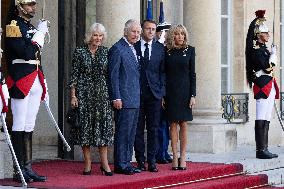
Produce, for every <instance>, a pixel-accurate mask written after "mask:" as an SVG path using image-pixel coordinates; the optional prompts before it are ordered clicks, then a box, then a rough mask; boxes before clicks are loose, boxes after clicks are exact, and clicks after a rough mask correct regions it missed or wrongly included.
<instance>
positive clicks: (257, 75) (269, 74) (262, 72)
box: [254, 70, 273, 77]
mask: <svg viewBox="0 0 284 189" xmlns="http://www.w3.org/2000/svg"><path fill="white" fill-rule="evenodd" d="M254 75H255V76H256V77H260V76H262V75H268V76H271V77H273V72H271V73H265V72H264V71H263V70H259V71H257V72H255V73H254Z"/></svg>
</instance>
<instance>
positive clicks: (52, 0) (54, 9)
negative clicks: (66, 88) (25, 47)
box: [33, 0, 58, 145]
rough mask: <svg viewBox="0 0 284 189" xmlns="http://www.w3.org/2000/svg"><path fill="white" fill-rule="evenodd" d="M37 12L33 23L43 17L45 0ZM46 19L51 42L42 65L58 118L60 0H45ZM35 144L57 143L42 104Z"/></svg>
mask: <svg viewBox="0 0 284 189" xmlns="http://www.w3.org/2000/svg"><path fill="white" fill-rule="evenodd" d="M37 3H38V5H37V14H36V17H35V18H33V23H34V24H35V26H37V20H39V19H41V17H42V7H43V0H38V1H37ZM45 3H46V5H45V10H44V11H45V19H46V20H49V21H50V27H49V32H50V37H51V38H50V43H49V44H45V46H44V48H43V52H42V62H41V64H42V67H43V71H44V74H45V77H46V80H47V84H48V92H49V99H50V100H49V101H50V108H51V110H52V112H53V115H54V117H55V119H56V120H57V118H58V0H45ZM33 143H34V144H46V145H57V132H56V130H55V128H54V126H53V125H52V122H51V121H50V119H49V117H48V114H47V112H46V110H45V108H44V105H43V103H42V104H41V107H40V110H39V113H38V117H37V121H36V127H35V131H34V136H33Z"/></svg>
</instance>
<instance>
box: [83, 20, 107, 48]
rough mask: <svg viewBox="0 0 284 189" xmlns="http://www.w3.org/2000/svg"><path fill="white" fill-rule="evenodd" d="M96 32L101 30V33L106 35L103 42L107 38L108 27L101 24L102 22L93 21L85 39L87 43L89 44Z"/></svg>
mask: <svg viewBox="0 0 284 189" xmlns="http://www.w3.org/2000/svg"><path fill="white" fill-rule="evenodd" d="M95 32H99V33H102V34H103V35H104V38H103V42H104V41H105V40H106V38H107V32H106V29H105V27H104V26H103V25H102V24H100V23H93V24H92V25H91V27H90V28H89V30H88V31H87V32H86V33H85V39H84V42H85V43H86V44H89V43H90V41H91V37H92V35H93V34H94V33H95Z"/></svg>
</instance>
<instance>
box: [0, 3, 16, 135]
mask: <svg viewBox="0 0 284 189" xmlns="http://www.w3.org/2000/svg"><path fill="white" fill-rule="evenodd" d="M11 3H12V5H14V3H15V1H14V0H2V1H1V27H2V30H3V34H2V37H1V48H2V49H3V51H4V53H3V57H2V59H1V67H2V70H3V71H2V73H3V74H4V76H6V75H7V71H6V70H7V69H6V68H7V61H6V57H5V44H4V36H5V35H6V33H5V28H6V24H7V16H8V11H9V8H10V6H12V5H11ZM9 104H11V103H9ZM6 122H7V126H8V128H9V129H11V127H12V124H13V118H12V113H11V108H10V107H9V112H8V114H7V118H6Z"/></svg>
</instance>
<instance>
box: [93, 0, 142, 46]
mask: <svg viewBox="0 0 284 189" xmlns="http://www.w3.org/2000/svg"><path fill="white" fill-rule="evenodd" d="M96 3H97V4H96V11H97V12H96V13H97V15H96V20H97V22H99V23H102V24H103V25H104V26H105V27H106V30H107V33H108V37H107V41H106V43H105V45H106V46H108V47H110V46H111V45H113V44H114V43H115V42H116V41H118V40H119V39H120V38H121V37H122V36H123V28H124V24H125V22H126V21H127V20H129V19H135V20H137V21H140V0H120V1H117V0H97V2H96Z"/></svg>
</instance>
